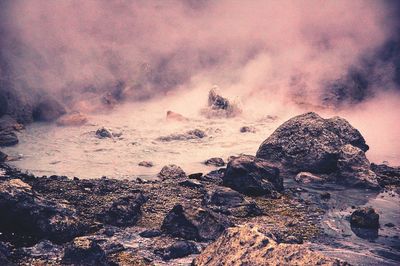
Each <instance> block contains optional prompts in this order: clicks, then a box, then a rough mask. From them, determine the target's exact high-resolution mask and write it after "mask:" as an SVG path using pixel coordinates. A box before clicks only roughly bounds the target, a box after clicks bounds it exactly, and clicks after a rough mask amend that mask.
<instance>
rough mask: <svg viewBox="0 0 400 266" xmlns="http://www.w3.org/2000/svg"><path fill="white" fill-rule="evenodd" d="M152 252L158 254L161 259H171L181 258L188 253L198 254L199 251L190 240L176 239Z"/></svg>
mask: <svg viewBox="0 0 400 266" xmlns="http://www.w3.org/2000/svg"><path fill="white" fill-rule="evenodd" d="M154 253H155V254H157V255H158V256H160V257H161V258H162V259H163V260H171V259H176V258H183V257H186V256H188V255H190V254H199V253H200V251H199V249H198V248H197V246H196V244H195V243H193V242H191V241H178V242H176V243H174V244H172V245H171V246H169V247H166V248H161V249H156V250H155V251H154Z"/></svg>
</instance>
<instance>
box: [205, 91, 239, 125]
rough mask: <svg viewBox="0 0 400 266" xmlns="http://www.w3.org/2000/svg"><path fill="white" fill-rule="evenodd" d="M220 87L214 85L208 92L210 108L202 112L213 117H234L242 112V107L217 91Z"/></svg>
mask: <svg viewBox="0 0 400 266" xmlns="http://www.w3.org/2000/svg"><path fill="white" fill-rule="evenodd" d="M217 89H218V87H214V88H212V89H211V90H210V92H209V93H208V108H205V109H203V110H202V111H201V112H202V114H203V115H204V116H206V117H208V118H212V117H234V116H236V115H238V114H240V113H241V110H240V108H239V107H238V106H237V105H236V104H233V103H231V102H230V101H229V100H228V99H226V98H224V97H222V96H220V95H219V94H218V93H217Z"/></svg>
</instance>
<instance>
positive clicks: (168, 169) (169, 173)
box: [158, 164, 186, 180]
mask: <svg viewBox="0 0 400 266" xmlns="http://www.w3.org/2000/svg"><path fill="white" fill-rule="evenodd" d="M158 177H160V178H161V179H163V180H165V179H176V178H185V177H186V173H185V172H184V171H183V170H182V168H180V167H179V166H177V165H175V164H170V165H166V166H164V167H163V168H162V169H161V171H160V173H159V174H158Z"/></svg>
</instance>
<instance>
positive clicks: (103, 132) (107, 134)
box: [96, 127, 113, 139]
mask: <svg viewBox="0 0 400 266" xmlns="http://www.w3.org/2000/svg"><path fill="white" fill-rule="evenodd" d="M96 136H97V137H98V138H100V139H105V138H112V137H113V134H112V132H111V130H109V129H107V128H105V127H102V128H99V129H98V130H96Z"/></svg>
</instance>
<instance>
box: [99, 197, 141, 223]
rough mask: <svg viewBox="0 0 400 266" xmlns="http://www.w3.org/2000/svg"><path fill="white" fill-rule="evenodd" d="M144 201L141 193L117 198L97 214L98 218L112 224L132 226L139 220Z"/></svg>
mask: <svg viewBox="0 0 400 266" xmlns="http://www.w3.org/2000/svg"><path fill="white" fill-rule="evenodd" d="M145 202H146V198H145V197H144V196H143V194H142V193H138V194H137V195H136V196H127V197H122V198H119V199H118V200H117V201H115V202H114V203H112V205H111V206H110V207H106V208H105V210H104V211H103V212H102V213H100V214H99V216H98V219H99V220H100V221H102V222H104V223H105V224H110V225H114V226H132V225H135V224H136V222H137V221H138V220H139V218H140V216H141V214H142V211H141V206H142V205H143V203H145Z"/></svg>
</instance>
